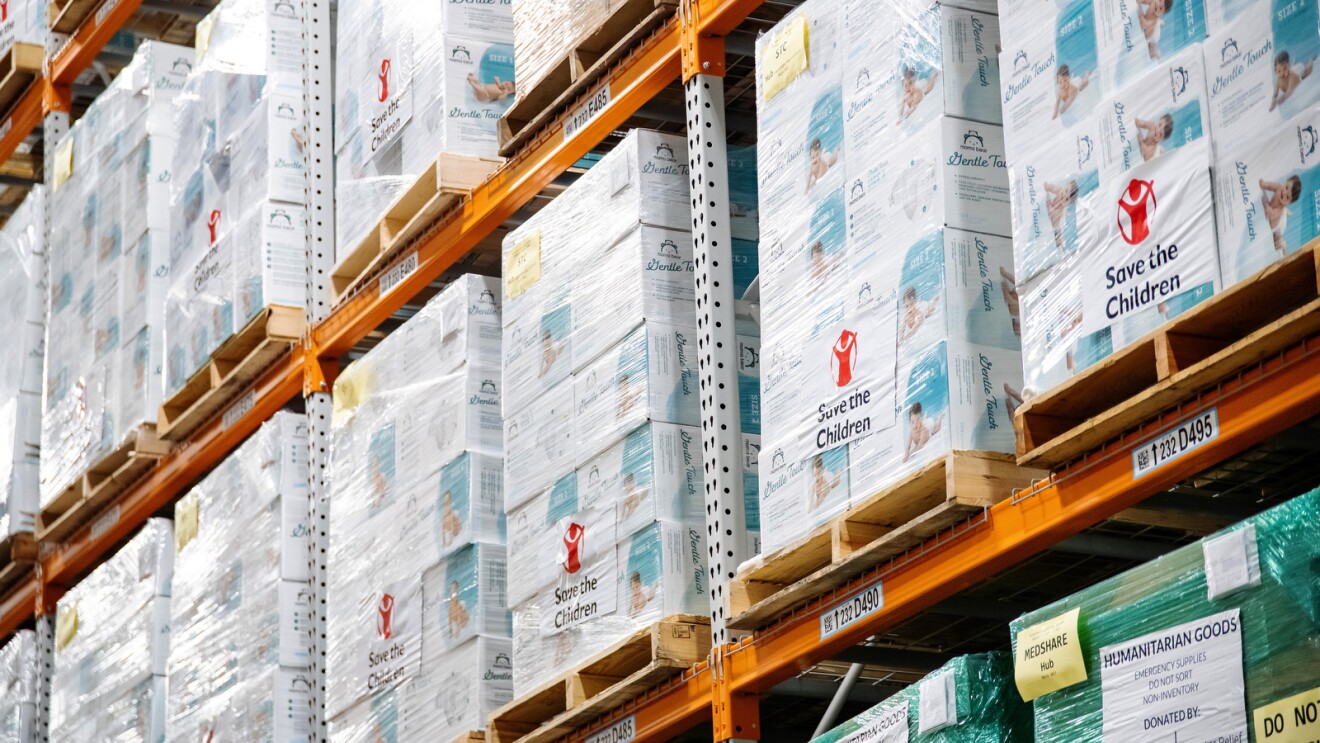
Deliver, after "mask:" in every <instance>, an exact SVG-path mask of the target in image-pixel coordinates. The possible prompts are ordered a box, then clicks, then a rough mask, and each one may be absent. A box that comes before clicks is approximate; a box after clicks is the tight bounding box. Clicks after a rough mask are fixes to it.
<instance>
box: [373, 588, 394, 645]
mask: <svg viewBox="0 0 1320 743" xmlns="http://www.w3.org/2000/svg"><path fill="white" fill-rule="evenodd" d="M376 612H377V616H376V633H377V634H379V635H380V639H382V640H388V639H390V638H391V637H393V636H394V597H393V596H391V595H390V594H388V593H385V594H381V597H380V606H379V607H377V608H376Z"/></svg>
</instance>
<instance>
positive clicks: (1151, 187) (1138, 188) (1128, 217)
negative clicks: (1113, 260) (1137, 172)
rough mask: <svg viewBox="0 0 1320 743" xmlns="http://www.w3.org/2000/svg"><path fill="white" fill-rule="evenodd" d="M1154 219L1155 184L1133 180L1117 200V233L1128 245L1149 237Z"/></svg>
mask: <svg viewBox="0 0 1320 743" xmlns="http://www.w3.org/2000/svg"><path fill="white" fill-rule="evenodd" d="M1154 218H1155V182H1154V181H1143V180H1140V179H1138V178H1133V179H1132V181H1131V182H1129V183H1128V185H1127V189H1125V190H1124V191H1123V195H1122V196H1120V197H1119V199H1118V231H1119V232H1120V233H1122V235H1123V240H1124V241H1126V242H1127V244H1128V245H1137V244H1139V243H1140V242H1141V241H1143V240H1145V239H1146V238H1147V237H1150V223H1151V221H1152V220H1153V219H1154Z"/></svg>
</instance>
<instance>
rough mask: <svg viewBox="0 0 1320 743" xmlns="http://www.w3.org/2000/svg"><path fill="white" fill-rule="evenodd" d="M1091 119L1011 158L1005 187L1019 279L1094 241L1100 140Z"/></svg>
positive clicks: (1066, 258) (1068, 257)
mask: <svg viewBox="0 0 1320 743" xmlns="http://www.w3.org/2000/svg"><path fill="white" fill-rule="evenodd" d="M1091 124H1092V122H1087V125H1085V126H1078V127H1075V128H1073V129H1070V130H1067V131H1064V132H1059V133H1058V134H1057V135H1056V136H1054V137H1053V138H1052V139H1050V140H1048V141H1045V142H1042V143H1041V145H1040V146H1039V147H1037V148H1035V149H1034V150H1032V151H1031V152H1030V153H1027V154H1024V155H1023V156H1022V157H1021V158H1019V159H1017V160H1014V161H1013V164H1012V166H1011V168H1010V170H1009V189H1010V191H1011V194H1012V196H1011V199H1010V201H1011V204H1012V210H1011V215H1012V224H1013V231H1012V232H1013V252H1014V255H1015V276H1016V278H1017V280H1018V281H1019V282H1026V281H1030V280H1031V279H1032V278H1034V277H1035V276H1037V275H1038V274H1040V273H1041V272H1043V271H1045V270H1047V269H1048V268H1050V267H1051V266H1054V265H1056V264H1058V263H1061V262H1065V261H1069V260H1071V259H1072V258H1073V257H1074V256H1076V255H1078V254H1079V253H1081V252H1082V251H1083V250H1084V249H1089V248H1090V247H1091V246H1094V245H1096V244H1098V242H1099V239H1100V238H1099V231H1100V230H1101V225H1100V224H1099V220H1101V219H1102V218H1103V216H1104V215H1103V212H1102V211H1101V207H1100V206H1098V205H1097V202H1098V200H1099V199H1100V194H1101V191H1100V144H1099V135H1098V134H1097V133H1096V129H1095V127H1094V126H1092V125H1091Z"/></svg>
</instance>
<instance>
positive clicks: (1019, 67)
mask: <svg viewBox="0 0 1320 743" xmlns="http://www.w3.org/2000/svg"><path fill="white" fill-rule="evenodd" d="M1030 66H1031V64H1030V63H1029V62H1028V61H1027V52H1026V50H1025V49H1021V50H1018V53H1017V54H1015V55H1013V74H1014V75H1021V74H1022V73H1024V72H1026V71H1027V68H1028V67H1030Z"/></svg>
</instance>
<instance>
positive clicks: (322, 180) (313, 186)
mask: <svg viewBox="0 0 1320 743" xmlns="http://www.w3.org/2000/svg"><path fill="white" fill-rule="evenodd" d="M333 21H334V15H333V10H332V8H331V0H303V4H302V28H303V50H304V58H303V111H304V115H305V116H304V118H305V121H306V122H307V123H306V126H307V130H306V132H305V134H306V137H305V139H304V141H305V142H306V143H307V168H306V170H305V173H306V179H307V190H306V205H307V221H308V231H307V320H308V325H309V327H310V326H311V325H314V324H315V323H317V322H319V321H321V320H323V319H325V318H326V317H327V316H328V315H329V313H330V290H329V285H328V283H327V280H328V277H329V275H330V270H331V269H332V268H333V264H334V245H335V202H334V141H333V131H334V129H333V125H334V119H333V116H332V113H331V104H332V102H333V101H334V87H333V80H332V78H331V65H332V57H331V49H332V46H331V39H332V34H333V30H334V25H333ZM306 342H307V339H306V338H304V344H305V345H306ZM306 367H307V369H308V370H309V371H308V373H307V374H306V375H305V379H306V381H305V382H304V385H303V395H304V397H305V398H306V409H307V434H308V436H309V437H310V438H311V442H310V443H311V456H310V460H309V468H310V480H309V483H308V485H309V487H308V494H309V499H310V509H311V511H310V514H309V516H310V518H309V523H310V524H311V532H312V533H311V539H309V540H308V543H309V545H310V547H309V554H308V560H309V566H310V568H311V570H310V576H311V578H310V580H311V591H312V611H311V623H310V625H311V626H310V630H309V632H310V633H311V647H310V657H311V677H312V703H311V720H310V725H311V729H310V730H309V735H308V740H311V741H319V742H320V743H324V741H326V740H327V738H328V736H327V734H326V720H325V652H326V645H325V616H326V611H325V609H326V603H325V600H326V596H325V586H326V579H325V570H326V562H325V561H326V547H327V545H328V541H329V506H330V502H329V493H328V492H327V490H326V482H325V470H326V467H327V465H328V464H329V455H330V415H331V404H330V391H329V389H328V388H327V386H326V383H325V378H324V376H323V375H322V374H320V373H319V372H320V364H319V363H318V361H317V360H316V359H309V360H308V364H307V365H306Z"/></svg>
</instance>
